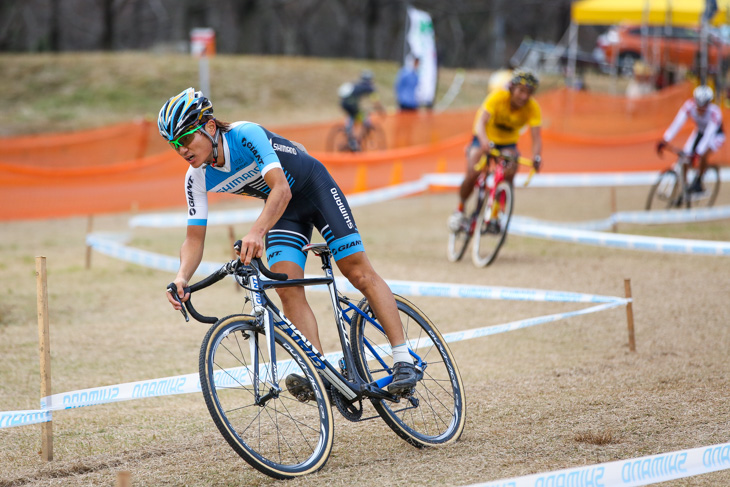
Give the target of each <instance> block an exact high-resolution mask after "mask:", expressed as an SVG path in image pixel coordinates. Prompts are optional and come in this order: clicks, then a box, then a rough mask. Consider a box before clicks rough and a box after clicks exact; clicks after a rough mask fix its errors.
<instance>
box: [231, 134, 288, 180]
mask: <svg viewBox="0 0 730 487" xmlns="http://www.w3.org/2000/svg"><path fill="white" fill-rule="evenodd" d="M236 129H237V132H238V133H237V134H236V136H237V140H238V141H240V144H241V146H240V147H241V150H242V152H243V153H244V155H247V156H248V157H250V158H251V159H253V160H254V161H256V164H258V166H259V169H260V170H261V175H262V176H264V175H266V173H267V172H269V171H270V170H272V169H273V168H275V167H278V168H281V161H279V157H278V156H277V155H276V152H274V148H273V147H272V146H271V141H270V140H269V138H268V137H267V136H266V132H265V131H264V129H262V128H261V126H260V125H257V124H255V123H244V124H241V125H239V126H238V127H236Z"/></svg>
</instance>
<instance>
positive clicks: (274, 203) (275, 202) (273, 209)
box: [251, 184, 291, 237]
mask: <svg viewBox="0 0 730 487" xmlns="http://www.w3.org/2000/svg"><path fill="white" fill-rule="evenodd" d="M290 200H291V189H290V188H289V185H288V184H283V185H282V184H277V185H275V186H274V187H273V188H271V192H270V193H269V196H268V197H267V198H266V203H265V204H264V209H263V210H262V211H261V214H260V215H259V217H258V218H257V219H256V221H255V222H254V224H253V226H252V227H251V232H253V233H256V234H257V235H259V236H261V237H263V236H264V235H266V233H267V232H268V231H269V230H271V227H273V226H274V224H275V223H276V222H278V221H279V219H280V218H281V215H283V214H284V210H285V209H286V207H287V205H288V204H289V201H290Z"/></svg>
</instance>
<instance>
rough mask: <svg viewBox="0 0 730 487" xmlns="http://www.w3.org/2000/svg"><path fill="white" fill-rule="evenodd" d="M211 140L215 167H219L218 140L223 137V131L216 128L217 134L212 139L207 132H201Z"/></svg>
mask: <svg viewBox="0 0 730 487" xmlns="http://www.w3.org/2000/svg"><path fill="white" fill-rule="evenodd" d="M201 132H203V133H204V134H205V135H206V136H207V137H208V138H209V139H210V142H211V143H212V144H213V166H217V165H218V140H219V139H220V137H221V130H220V129H219V128H218V127H216V128H215V134H214V135H213V136H212V137H211V135H210V134H209V133H208V131H207V130H201Z"/></svg>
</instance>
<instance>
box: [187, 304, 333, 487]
mask: <svg viewBox="0 0 730 487" xmlns="http://www.w3.org/2000/svg"><path fill="white" fill-rule="evenodd" d="M274 333H275V346H274V348H275V350H276V360H277V381H276V383H275V382H274V381H273V380H272V367H271V364H270V361H269V358H268V352H267V346H266V337H265V335H264V334H263V333H262V332H261V331H260V328H259V327H258V326H257V323H256V321H255V318H253V317H251V316H247V315H233V316H229V317H226V318H223V319H221V320H219V321H218V323H216V324H215V325H213V326H212V327H211V328H210V330H208V333H207V334H206V335H205V338H204V339H203V343H202V346H201V348H200V364H199V365H200V386H201V389H202V392H203V397H204V398H205V404H206V406H207V407H208V411H209V412H210V415H211V417H212V418H213V421H214V422H215V425H216V426H217V427H218V430H219V431H220V433H221V434H222V435H223V437H224V438H225V439H226V441H227V442H228V444H229V445H230V446H231V447H232V448H233V449H234V450H235V451H236V453H238V454H239V455H240V456H241V457H242V458H243V459H244V460H246V462H248V463H249V464H250V465H251V466H252V467H254V468H255V469H256V470H258V471H260V472H262V473H264V474H266V475H269V476H271V477H274V478H277V479H287V478H292V477H297V476H300V475H305V474H310V473H313V472H316V471H317V470H319V469H321V468H322V467H323V466H324V464H325V463H326V462H327V458H328V457H329V455H330V452H331V450H332V443H333V438H334V420H333V418H332V412H331V410H330V405H329V400H328V399H327V394H326V393H325V389H324V385H323V383H322V379H321V378H320V377H319V374H318V373H317V369H316V367H315V366H314V364H313V363H312V361H311V360H310V358H309V357H308V356H307V354H306V353H305V352H304V351H302V349H301V348H300V347H299V345H297V343H296V342H294V340H292V339H291V338H290V337H289V336H287V335H286V334H284V332H282V331H281V330H279V329H275V330H274ZM256 369H258V374H255V371H256ZM291 373H296V374H299V375H301V376H303V377H305V378H307V379H309V383H310V384H311V386H312V389H313V391H314V394H315V396H316V399H315V400H311V401H309V402H300V401H299V400H297V399H296V397H294V396H293V395H292V394H290V393H289V392H288V391H287V388H286V385H285V383H284V381H285V379H286V377H287V375H289V374H291ZM262 397H264V400H263V401H262V400H261V398H262Z"/></svg>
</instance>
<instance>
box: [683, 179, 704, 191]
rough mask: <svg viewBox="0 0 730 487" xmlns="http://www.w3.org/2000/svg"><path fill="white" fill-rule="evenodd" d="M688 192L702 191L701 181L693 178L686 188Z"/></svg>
mask: <svg viewBox="0 0 730 487" xmlns="http://www.w3.org/2000/svg"><path fill="white" fill-rule="evenodd" d="M687 192H688V193H704V192H705V188H703V187H702V181H700V180H699V179H695V180H694V181H692V184H690V185H689V188H687Z"/></svg>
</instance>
